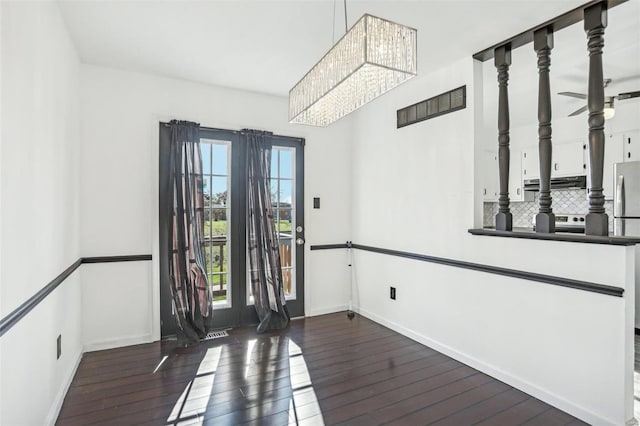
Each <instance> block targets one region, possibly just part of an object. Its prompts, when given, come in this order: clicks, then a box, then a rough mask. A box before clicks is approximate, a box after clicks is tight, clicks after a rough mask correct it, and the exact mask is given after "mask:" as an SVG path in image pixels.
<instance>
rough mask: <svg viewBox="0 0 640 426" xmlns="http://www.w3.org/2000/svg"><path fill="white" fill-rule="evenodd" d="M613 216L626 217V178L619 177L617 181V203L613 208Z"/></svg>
mask: <svg viewBox="0 0 640 426" xmlns="http://www.w3.org/2000/svg"><path fill="white" fill-rule="evenodd" d="M613 215H614V216H615V217H620V216H623V215H624V176H623V175H619V176H618V178H617V179H616V203H615V205H614V206H613Z"/></svg>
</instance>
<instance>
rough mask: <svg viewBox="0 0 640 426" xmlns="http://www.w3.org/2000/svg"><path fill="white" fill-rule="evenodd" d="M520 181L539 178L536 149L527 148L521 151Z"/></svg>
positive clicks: (535, 147) (538, 162)
mask: <svg viewBox="0 0 640 426" xmlns="http://www.w3.org/2000/svg"><path fill="white" fill-rule="evenodd" d="M521 157H522V179H524V180H529V179H539V178H540V161H539V159H538V158H539V157H538V147H537V146H534V147H528V148H525V149H523V150H522V156H521Z"/></svg>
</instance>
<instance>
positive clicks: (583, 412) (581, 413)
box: [354, 308, 616, 425]
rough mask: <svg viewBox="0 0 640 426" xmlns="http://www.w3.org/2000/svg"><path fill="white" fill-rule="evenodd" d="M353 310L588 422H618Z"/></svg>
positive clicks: (360, 311)
mask: <svg viewBox="0 0 640 426" xmlns="http://www.w3.org/2000/svg"><path fill="white" fill-rule="evenodd" d="M354 310H355V311H356V312H357V313H359V314H360V315H362V316H364V317H366V318H369V319H370V320H372V321H375V322H377V323H378V324H381V325H384V326H385V327H387V328H390V329H392V330H393V331H396V332H398V333H400V334H402V335H404V336H406V337H408V338H410V339H412V340H415V341H416V342H418V343H422V344H423V345H425V346H428V347H430V348H432V349H435V350H437V351H438V352H442V353H443V354H445V355H447V356H449V357H451V358H453V359H455V360H457V361H460V362H462V363H464V364H466V365H468V366H470V367H473V368H475V369H476V370H479V371H481V372H483V373H485V374H488V375H490V376H491V377H494V378H496V379H498V380H500V381H502V382H504V383H506V384H508V385H510V386H513V387H514V388H516V389H519V390H521V391H523V392H525V393H528V394H529V395H531V396H533V397H535V398H538V399H540V400H542V401H544V402H546V403H547V404H550V405H552V406H554V407H556V408H558V409H560V410H563V411H566V412H567V413H569V414H571V415H572V416H575V417H577V418H579V419H581V420H583V421H585V422H587V423H589V424H592V425H615V424H616V423H615V422H613V421H611V420H609V419H606V418H603V417H600V416H598V415H597V414H595V413H593V412H591V411H589V410H587V409H585V408H583V407H580V406H578V405H576V404H573V403H571V402H570V401H567V400H566V399H564V398H562V397H560V396H558V395H556V394H554V393H552V392H549V391H548V390H546V389H542V388H540V387H538V386H536V385H534V384H532V383H530V382H528V381H526V380H523V379H521V378H519V377H516V376H513V375H511V374H509V373H507V372H505V371H503V370H501V369H500V368H498V367H496V366H494V365H491V364H488V363H486V362H484V361H481V360H479V359H477V358H474V357H472V356H469V355H467V354H465V353H463V352H460V351H458V350H456V349H454V348H452V347H450V346H447V345H445V344H443V343H440V342H438V341H436V340H433V339H430V338H428V337H426V336H423V335H422V334H419V333H417V332H415V331H414V330H411V329H409V328H406V327H404V326H401V325H400V324H397V323H395V322H392V321H388V320H387V319H385V318H383V317H381V316H379V315H376V314H374V313H373V312H369V311H367V310H365V309H359V308H354Z"/></svg>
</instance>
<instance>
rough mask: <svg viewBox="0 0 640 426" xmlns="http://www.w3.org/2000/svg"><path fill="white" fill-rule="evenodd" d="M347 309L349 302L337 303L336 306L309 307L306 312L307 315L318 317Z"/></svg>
mask: <svg viewBox="0 0 640 426" xmlns="http://www.w3.org/2000/svg"><path fill="white" fill-rule="evenodd" d="M347 309H349V305H347V304H344V305H336V306H324V307H322V308H316V309H309V310H308V311H307V312H306V315H305V316H307V317H316V316H318V315H326V314H333V313H336V312H341V311H346V310H347Z"/></svg>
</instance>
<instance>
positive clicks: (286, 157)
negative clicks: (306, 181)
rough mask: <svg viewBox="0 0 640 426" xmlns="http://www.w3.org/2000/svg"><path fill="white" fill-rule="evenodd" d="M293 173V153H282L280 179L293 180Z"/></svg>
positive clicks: (287, 151) (284, 151)
mask: <svg viewBox="0 0 640 426" xmlns="http://www.w3.org/2000/svg"><path fill="white" fill-rule="evenodd" d="M292 171H293V151H291V150H289V149H285V150H282V151H280V177H281V178H288V179H291V177H292Z"/></svg>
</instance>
